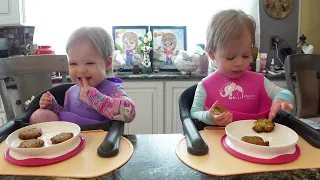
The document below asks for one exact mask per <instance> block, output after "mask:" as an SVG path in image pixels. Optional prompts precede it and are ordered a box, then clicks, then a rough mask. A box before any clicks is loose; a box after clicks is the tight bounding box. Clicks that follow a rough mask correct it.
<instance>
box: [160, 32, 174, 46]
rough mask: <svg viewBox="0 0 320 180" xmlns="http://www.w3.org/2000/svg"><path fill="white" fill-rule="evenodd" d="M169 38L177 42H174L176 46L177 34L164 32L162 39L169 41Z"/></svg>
mask: <svg viewBox="0 0 320 180" xmlns="http://www.w3.org/2000/svg"><path fill="white" fill-rule="evenodd" d="M167 40H172V41H173V42H175V43H174V44H175V46H174V48H175V47H176V45H177V37H176V35H174V34H172V33H165V34H163V35H162V39H161V41H162V43H163V42H164V41H167Z"/></svg>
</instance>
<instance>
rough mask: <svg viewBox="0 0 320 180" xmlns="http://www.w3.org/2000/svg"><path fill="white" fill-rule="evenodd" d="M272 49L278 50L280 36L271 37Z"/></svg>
mask: <svg viewBox="0 0 320 180" xmlns="http://www.w3.org/2000/svg"><path fill="white" fill-rule="evenodd" d="M270 40H271V44H270V49H276V45H275V43H279V36H271V39H270Z"/></svg>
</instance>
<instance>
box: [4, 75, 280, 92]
mask: <svg viewBox="0 0 320 180" xmlns="http://www.w3.org/2000/svg"><path fill="white" fill-rule="evenodd" d="M115 76H116V77H118V78H120V79H122V80H124V81H142V80H144V81H146V80H155V81H156V80H176V81H188V80H190V81H191V80H194V81H200V80H201V79H203V78H204V77H206V76H207V73H196V74H191V75H188V74H181V73H180V72H159V73H151V74H133V73H132V72H119V73H118V74H116V75H115ZM264 76H265V77H267V78H268V79H270V80H285V77H284V74H281V75H271V74H264ZM67 81H68V82H71V79H70V78H69V77H68V76H67ZM5 82H6V87H7V88H11V89H14V88H16V84H15V83H14V81H13V80H12V79H7V80H6V81H5ZM61 82H62V78H61V77H53V78H52V83H61Z"/></svg>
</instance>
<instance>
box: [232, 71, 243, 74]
mask: <svg viewBox="0 0 320 180" xmlns="http://www.w3.org/2000/svg"><path fill="white" fill-rule="evenodd" d="M232 72H233V73H234V74H241V73H242V71H232Z"/></svg>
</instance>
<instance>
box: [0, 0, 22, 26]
mask: <svg viewBox="0 0 320 180" xmlns="http://www.w3.org/2000/svg"><path fill="white" fill-rule="evenodd" d="M25 20H26V19H25V0H0V26H17V25H23V24H25Z"/></svg>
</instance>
